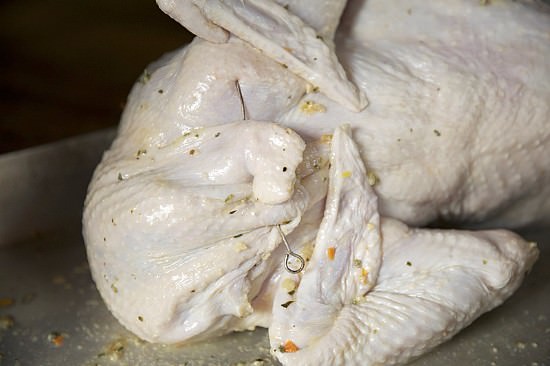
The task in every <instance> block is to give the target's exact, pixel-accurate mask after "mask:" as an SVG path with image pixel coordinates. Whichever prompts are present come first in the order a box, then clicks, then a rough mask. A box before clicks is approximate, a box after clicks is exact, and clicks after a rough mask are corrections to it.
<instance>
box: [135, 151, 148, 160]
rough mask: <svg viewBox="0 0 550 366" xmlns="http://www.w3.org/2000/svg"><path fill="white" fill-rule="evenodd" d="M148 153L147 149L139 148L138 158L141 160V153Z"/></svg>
mask: <svg viewBox="0 0 550 366" xmlns="http://www.w3.org/2000/svg"><path fill="white" fill-rule="evenodd" d="M145 154H147V150H145V149H139V150H138V151H137V153H136V159H137V160H139V158H140V157H141V155H145Z"/></svg>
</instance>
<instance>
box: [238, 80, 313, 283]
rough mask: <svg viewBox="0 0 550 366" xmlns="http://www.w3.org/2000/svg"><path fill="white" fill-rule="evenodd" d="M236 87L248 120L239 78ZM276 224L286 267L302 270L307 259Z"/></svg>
mask: <svg viewBox="0 0 550 366" xmlns="http://www.w3.org/2000/svg"><path fill="white" fill-rule="evenodd" d="M235 87H236V88H237V93H238V95H239V99H240V101H241V113H242V116H243V120H244V121H246V120H247V119H248V116H247V114H246V106H245V105H244V98H243V93H242V91H241V84H240V83H239V80H235ZM276 226H277V230H278V231H279V234H280V235H281V239H283V243H284V244H285V247H286V255H285V269H286V270H287V271H288V272H290V273H300V272H302V271H303V269H304V267H305V266H306V261H305V260H304V258H303V257H302V256H301V255H299V254H298V253H295V252H293V251H292V249H290V245H289V244H288V240H286V236H285V233H283V230H282V229H281V225H276ZM293 258H294V259H295V260H294V261H293V260H292V259H293ZM296 260H297V261H298V263H296ZM292 262H294V264H298V267H295V266H293V265H292V264H293V263H292Z"/></svg>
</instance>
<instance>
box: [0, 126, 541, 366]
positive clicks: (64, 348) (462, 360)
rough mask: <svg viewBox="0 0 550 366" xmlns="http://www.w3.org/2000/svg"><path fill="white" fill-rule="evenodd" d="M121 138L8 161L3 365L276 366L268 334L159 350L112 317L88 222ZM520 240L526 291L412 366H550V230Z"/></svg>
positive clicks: (1, 257)
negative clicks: (101, 174)
mask: <svg viewBox="0 0 550 366" xmlns="http://www.w3.org/2000/svg"><path fill="white" fill-rule="evenodd" d="M113 137H114V131H113V130H108V131H101V132H98V133H95V134H91V135H85V136H81V137H77V138H73V139H69V140H65V141H61V142H58V143H55V144H51V145H46V146H41V147H38V148H33V149H29V150H24V151H20V152H15V153H10V154H6V155H4V156H0V364H1V365H22V366H26V365H44V366H48V365H55V366H57V365H188V366H192V365H237V364H238V365H257V366H258V365H276V364H277V362H276V361H274V360H273V359H272V358H271V357H270V355H269V345H268V340H267V333H266V331H265V330H256V331H254V332H243V333H238V334H232V335H229V336H225V337H222V338H219V339H216V340H214V341H211V342H207V343H200V344H196V345H191V346H185V347H175V346H163V345H154V344H149V343H145V342H143V341H141V340H139V339H137V338H136V337H135V336H133V335H132V334H130V333H129V332H128V331H126V330H125V329H124V328H123V327H122V326H120V325H119V324H118V322H117V321H116V320H115V319H114V318H113V317H112V316H111V314H110V313H109V312H108V310H107V308H106V307H105V305H104V303H103V302H102V300H101V298H100V296H99V294H98V292H97V290H96V289H95V286H94V284H93V282H92V279H91V277H90V273H89V269H88V266H87V262H86V254H85V249H84V244H83V241H82V238H81V234H80V231H81V224H80V217H81V211H82V203H83V201H84V197H85V193H86V187H87V184H88V181H89V179H90V177H91V174H92V172H93V169H94V167H95V165H96V164H97V163H98V162H99V160H100V158H101V153H102V151H104V150H105V149H106V148H107V146H108V145H109V144H110V142H111V140H112V139H113ZM521 234H522V235H523V236H524V237H525V238H526V239H528V240H533V241H536V242H537V243H538V244H539V248H540V251H541V257H540V259H539V261H538V262H537V263H536V264H535V267H534V269H533V271H532V272H531V274H530V275H529V276H528V277H527V279H526V280H525V282H524V284H523V285H522V287H521V288H520V289H519V291H518V292H517V293H516V294H515V295H514V296H513V297H512V298H510V299H509V300H508V301H507V302H506V303H505V304H504V305H503V306H501V307H499V308H497V309H496V310H494V311H492V312H490V313H488V314H486V315H484V316H482V317H481V318H480V319H478V320H477V321H475V322H474V323H473V324H472V325H471V326H470V327H468V328H467V329H465V330H464V331H462V332H461V333H459V334H458V336H456V337H455V338H454V339H452V340H451V341H449V342H447V343H446V344H444V345H442V346H440V347H438V348H436V349H435V350H434V351H433V352H431V353H429V354H427V355H425V356H423V357H422V358H420V359H418V360H417V361H415V362H414V363H413V365H415V366H424V365H445V366H448V365H474V366H475V365H480V366H481V365H483V366H485V365H501V366H506V365H510V366H512V365H513V366H516V365H527V366H537V365H538V366H542V365H550V228H533V229H529V230H525V231H523V232H521ZM56 337H57V338H56Z"/></svg>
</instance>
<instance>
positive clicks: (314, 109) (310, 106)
mask: <svg viewBox="0 0 550 366" xmlns="http://www.w3.org/2000/svg"><path fill="white" fill-rule="evenodd" d="M300 110H301V111H302V112H304V113H306V114H315V113H324V112H326V111H327V108H326V107H325V106H324V105H322V104H319V103H316V102H314V101H312V100H306V101H305V102H303V103H302V105H300Z"/></svg>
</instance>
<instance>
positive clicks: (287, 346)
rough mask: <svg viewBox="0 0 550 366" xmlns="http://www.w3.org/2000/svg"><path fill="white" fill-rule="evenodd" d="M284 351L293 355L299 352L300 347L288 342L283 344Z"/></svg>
mask: <svg viewBox="0 0 550 366" xmlns="http://www.w3.org/2000/svg"><path fill="white" fill-rule="evenodd" d="M283 350H284V352H285V353H293V352H296V351H298V350H299V348H298V346H297V345H296V344H294V342H292V341H291V340H288V341H286V342H285V344H283Z"/></svg>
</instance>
